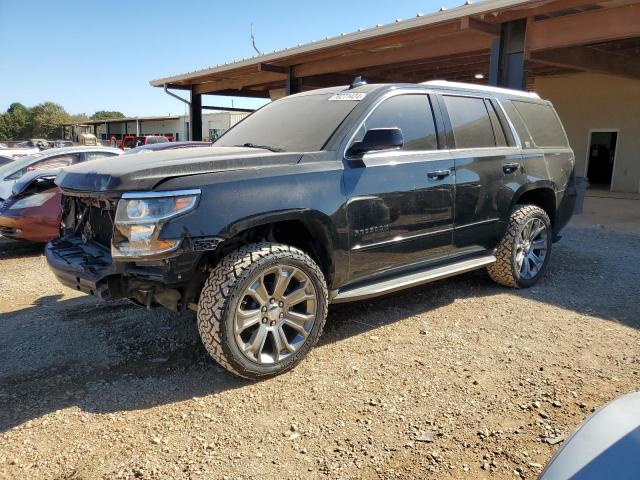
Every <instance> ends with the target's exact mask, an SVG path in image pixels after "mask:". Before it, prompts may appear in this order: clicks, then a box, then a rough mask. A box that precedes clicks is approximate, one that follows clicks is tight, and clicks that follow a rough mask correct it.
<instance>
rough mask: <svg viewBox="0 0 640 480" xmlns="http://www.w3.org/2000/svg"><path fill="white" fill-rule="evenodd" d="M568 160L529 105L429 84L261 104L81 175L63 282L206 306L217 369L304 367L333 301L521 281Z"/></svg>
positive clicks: (66, 204)
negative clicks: (204, 135)
mask: <svg viewBox="0 0 640 480" xmlns="http://www.w3.org/2000/svg"><path fill="white" fill-rule="evenodd" d="M573 168H574V155H573V152H572V151H571V149H570V148H569V144H568V142H567V137H566V135H565V132H564V130H563V127H562V124H561V123H560V120H559V119H558V116H557V115H556V112H555V110H554V109H553V107H552V105H551V104H550V103H549V102H547V101H544V100H541V99H540V98H539V97H538V96H537V95H535V94H529V93H524V92H517V91H510V90H503V89H496V88H489V87H479V86H474V85H465V84H453V83H448V82H428V83H424V84H419V85H414V84H408V85H367V84H359V85H352V86H351V87H350V88H344V87H342V88H329V89H323V90H316V91H310V92H305V93H300V94H297V95H292V96H290V97H286V98H283V99H281V100H278V101H275V102H273V103H270V104H268V105H266V106H265V107H263V108H261V109H259V110H258V111H256V112H255V113H253V114H252V115H250V116H249V117H247V118H246V119H245V120H243V121H242V122H241V123H239V124H238V125H236V126H235V127H234V128H232V129H231V130H229V131H228V132H227V133H226V134H225V135H223V136H222V137H221V138H220V139H219V140H217V141H216V142H215V143H214V145H213V146H212V147H210V148H195V149H182V150H180V151H167V152H157V153H149V154H147V155H141V156H139V158H135V159H132V158H127V157H126V156H122V157H120V158H115V159H108V160H98V161H95V162H91V163H90V164H89V163H87V164H83V165H78V166H75V167H71V168H69V169H67V170H66V171H64V172H63V173H61V174H60V175H59V176H58V179H57V180H56V183H57V184H58V185H59V186H60V187H61V188H62V190H63V193H64V196H63V216H62V224H61V236H60V238H59V239H57V240H54V241H52V242H50V243H49V244H48V245H47V247H46V256H47V260H48V263H49V265H50V266H51V268H52V269H53V270H54V272H55V274H56V275H57V277H58V278H59V279H60V281H61V282H62V283H64V284H65V285H68V286H70V287H72V288H74V289H78V290H81V291H83V292H87V293H90V294H92V295H95V296H97V297H100V298H105V299H115V298H130V299H132V300H133V301H134V302H136V303H138V304H141V305H145V306H147V307H150V306H154V305H158V304H159V305H163V306H165V307H167V308H170V309H172V310H186V309H191V310H195V311H197V323H198V329H199V332H200V336H201V338H202V341H203V342H204V345H205V346H206V348H207V350H208V351H209V353H210V354H211V356H212V357H213V358H214V359H215V360H216V361H218V362H219V363H220V364H221V365H223V366H224V367H226V368H227V369H229V370H230V371H232V372H234V373H235V374H238V375H241V376H243V377H247V378H255V379H257V378H266V377H269V376H273V375H276V374H279V373H282V372H284V371H286V370H288V369H290V368H292V367H293V366H295V365H296V364H297V363H298V362H299V361H300V360H301V359H302V358H303V357H304V356H305V355H306V354H307V353H308V352H309V350H310V349H311V347H312V346H313V345H314V344H315V343H316V341H317V340H318V338H319V336H320V334H321V332H322V328H323V326H324V322H325V318H326V316H327V306H328V304H329V303H332V302H333V303H337V302H347V301H351V300H360V299H363V298H368V297H372V296H375V295H382V294H386V293H389V292H393V291H396V290H399V289H402V288H407V287H411V286H414V285H419V284H423V283H426V282H430V281H433V280H437V279H440V278H444V277H448V276H451V275H455V274H458V273H462V272H467V271H470V270H473V269H477V268H481V267H486V268H487V270H488V272H489V275H490V276H491V277H492V278H493V279H494V280H495V281H497V282H498V283H501V284H503V285H507V286H510V287H516V288H518V287H528V286H530V285H533V284H534V283H535V282H536V281H537V280H538V279H539V278H540V277H541V276H542V274H543V272H544V270H545V267H546V266H547V264H548V262H549V258H550V254H551V246H552V242H553V241H554V240H555V239H556V238H558V237H557V234H558V232H559V231H560V229H561V228H562V227H563V226H564V225H566V223H567V222H568V221H569V219H570V217H571V214H572V211H573V204H574V201H575V187H574V177H573Z"/></svg>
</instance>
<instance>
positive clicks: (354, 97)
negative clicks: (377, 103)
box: [329, 92, 367, 102]
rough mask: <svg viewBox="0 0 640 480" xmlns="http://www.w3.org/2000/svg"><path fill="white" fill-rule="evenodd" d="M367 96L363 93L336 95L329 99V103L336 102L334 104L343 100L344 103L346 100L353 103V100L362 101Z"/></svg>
mask: <svg viewBox="0 0 640 480" xmlns="http://www.w3.org/2000/svg"><path fill="white" fill-rule="evenodd" d="M366 96H367V94H366V93H361V92H360V93H356V92H351V93H336V94H335V95H333V96H331V97H329V101H334V102H335V101H340V100H342V101H344V100H347V101H349V100H350V101H353V100H356V101H360V100H362V99H363V98H364V97H366Z"/></svg>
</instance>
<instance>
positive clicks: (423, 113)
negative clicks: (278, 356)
mask: <svg viewBox="0 0 640 480" xmlns="http://www.w3.org/2000/svg"><path fill="white" fill-rule="evenodd" d="M394 127H397V128H399V129H400V130H402V137H403V140H404V144H403V146H402V150H437V149H438V136H437V134H436V126H435V122H434V120H433V112H432V110H431V103H430V102H429V97H428V96H427V95H397V96H395V97H391V98H389V99H387V100H385V101H383V102H382V103H381V104H380V105H378V107H376V109H375V110H374V111H373V113H372V114H371V115H369V118H367V120H366V121H365V123H364V125H363V126H362V127H361V128H360V130H359V131H358V133H357V134H356V136H355V138H354V142H355V141H360V140H362V138H364V135H365V133H366V131H367V130H369V129H372V128H394Z"/></svg>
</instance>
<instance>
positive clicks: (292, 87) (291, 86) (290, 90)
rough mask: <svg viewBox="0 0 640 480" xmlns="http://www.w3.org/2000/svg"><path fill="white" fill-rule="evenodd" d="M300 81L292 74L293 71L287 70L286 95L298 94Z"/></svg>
mask: <svg viewBox="0 0 640 480" xmlns="http://www.w3.org/2000/svg"><path fill="white" fill-rule="evenodd" d="M301 83H302V82H301V81H300V79H299V78H297V77H296V76H295V75H294V73H293V69H292V68H289V74H288V75H287V86H286V88H287V95H293V94H294V93H298V92H300V88H301Z"/></svg>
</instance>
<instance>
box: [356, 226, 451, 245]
mask: <svg viewBox="0 0 640 480" xmlns="http://www.w3.org/2000/svg"><path fill="white" fill-rule="evenodd" d="M451 231H453V227H447V228H443V229H440V230H433V231H431V232H424V233H416V234H415V235H409V236H407V237H403V236H402V235H397V236H395V237H393V238H392V239H391V240H382V241H381V242H376V243H370V244H369V245H355V246H353V247H352V248H351V251H354V250H355V251H359V250H368V249H370V248H377V247H382V246H384V245H389V244H393V243H402V242H406V241H409V240H415V239H416V238H421V237H428V236H430V235H437V234H439V233H446V232H451Z"/></svg>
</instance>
